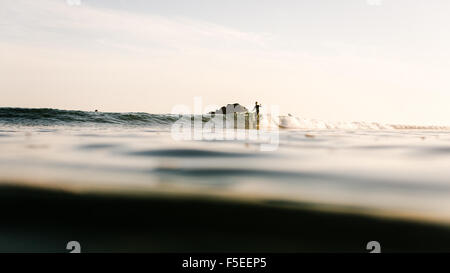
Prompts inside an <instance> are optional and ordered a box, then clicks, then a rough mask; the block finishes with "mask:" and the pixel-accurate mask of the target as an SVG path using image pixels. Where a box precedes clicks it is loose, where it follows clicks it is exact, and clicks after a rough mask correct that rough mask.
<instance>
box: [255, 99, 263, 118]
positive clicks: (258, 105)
mask: <svg viewBox="0 0 450 273" xmlns="http://www.w3.org/2000/svg"><path fill="white" fill-rule="evenodd" d="M259 107H262V105H261V104H258V102H255V107H253V110H256V115H257V116H259Z"/></svg>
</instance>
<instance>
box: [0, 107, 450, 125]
mask: <svg viewBox="0 0 450 273" xmlns="http://www.w3.org/2000/svg"><path fill="white" fill-rule="evenodd" d="M246 115H247V116H252V114H250V115H249V114H246ZM180 117H181V116H180V115H175V114H148V113H135V112H130V113H106V112H87V111H72V110H58V109H48V108H40V109H29V108H0V125H20V126H65V125H78V126H80V125H95V124H106V125H108V124H109V125H125V126H170V125H172V124H173V123H174V122H176V121H178V120H180ZM184 117H185V120H187V121H189V120H190V118H189V116H184ZM186 117H187V119H186ZM253 119H254V117H253ZM209 120H210V116H208V115H205V116H203V117H202V121H203V122H207V121H209ZM260 126H261V127H262V128H273V127H277V128H282V129H344V130H450V127H447V126H418V125H400V124H383V123H377V122H356V121H353V122H326V121H322V120H315V119H305V118H299V117H295V116H292V115H288V116H277V117H272V116H270V115H264V116H262V117H261V123H260Z"/></svg>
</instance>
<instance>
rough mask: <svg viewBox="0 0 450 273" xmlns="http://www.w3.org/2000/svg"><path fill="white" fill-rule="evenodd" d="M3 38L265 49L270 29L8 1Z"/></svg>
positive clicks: (143, 47) (0, 8)
mask: <svg viewBox="0 0 450 273" xmlns="http://www.w3.org/2000/svg"><path fill="white" fill-rule="evenodd" d="M0 33H1V36H0V40H1V41H3V42H15V43H17V42H21V43H44V44H45V45H46V46H69V47H89V48H91V49H95V47H96V46H97V47H99V48H104V47H111V48H114V49H121V50H131V51H136V52H149V51H151V50H183V51H185V50H200V49H220V50H223V49H226V50H243V49H244V50H245V49H251V50H260V49H263V48H264V47H265V46H266V45H267V41H268V38H269V37H268V35H267V34H256V33H248V32H242V31H239V30H236V29H233V28H228V27H224V26H220V25H216V24H211V23H207V22H202V21H197V20H191V19H187V18H169V17H164V16H159V15H141V14H134V13H129V12H123V11H118V10H110V9H102V8H97V7H92V6H89V5H87V4H86V3H84V2H83V4H82V5H80V6H70V5H68V4H66V2H65V1H52V0H43V1H25V0H4V1H2V2H1V3H0Z"/></svg>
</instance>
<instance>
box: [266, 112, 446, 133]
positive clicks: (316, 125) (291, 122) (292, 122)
mask: <svg viewBox="0 0 450 273" xmlns="http://www.w3.org/2000/svg"><path fill="white" fill-rule="evenodd" d="M268 119H270V120H271V121H272V122H275V123H277V124H278V126H279V127H280V128H283V129H344V130H450V127H448V126H422V125H401V124H383V123H379V122H364V121H351V122H345V121H340V122H328V121H323V120H317V119H306V118H299V117H295V116H292V115H288V116H279V117H278V118H277V119H275V120H274V119H273V118H271V117H268Z"/></svg>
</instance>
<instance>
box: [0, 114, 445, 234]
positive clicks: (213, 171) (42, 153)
mask: <svg viewBox="0 0 450 273" xmlns="http://www.w3.org/2000/svg"><path fill="white" fill-rule="evenodd" d="M178 120H180V116H177V115H154V114H147V113H93V112H82V111H61V110H52V109H16V108H0V151H1V153H0V184H1V186H3V187H20V188H27V189H40V190H51V191H57V192H65V193H71V194H76V195H83V194H98V195H108V196H124V197H127V198H154V197H158V198H182V197H183V198H184V197H189V198H194V199H199V200H229V201H235V202H243V203H253V204H264V205H267V206H275V207H282V208H286V209H294V210H295V209H297V208H300V209H306V210H313V211H322V212H323V211H325V212H337V213H348V214H352V215H363V216H368V217H375V218H380V219H397V220H402V221H413V222H418V223H432V224H437V225H441V226H444V227H447V226H448V225H449V224H450V134H449V133H450V129H449V128H445V127H423V126H422V127H420V126H413V125H412V126H403V125H386V124H379V123H362V122H342V123H334V124H331V123H326V122H324V121H316V120H307V119H302V118H297V117H293V116H286V117H271V118H269V117H262V120H261V125H260V126H261V128H259V130H257V129H258V128H256V127H251V128H250V129H244V131H246V132H247V133H248V132H249V131H252V132H255V131H261V132H269V133H270V134H271V136H273V135H275V134H276V136H277V141H276V146H275V147H274V149H271V150H270V151H263V150H262V149H261V145H262V144H263V143H262V142H261V139H248V138H241V139H236V138H230V139H226V138H224V139H220V138H219V137H216V138H208V139H201V138H200V139H190V140H180V139H177V138H176V137H175V138H174V136H173V132H172V126H173V124H174V123H176V122H177V121H178ZM189 120H190V119H189ZM205 122H206V121H205V119H204V118H203V123H205ZM267 124H270V126H267ZM274 124H275V125H276V126H275V125H274ZM192 128H194V127H192ZM197 129H198V128H197ZM193 130H196V129H195V128H194V129H193ZM225 131H227V132H229V131H231V133H232V134H233V133H236V131H239V128H238V129H227V130H225ZM220 133H223V132H220ZM0 239H1V238H0Z"/></svg>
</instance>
